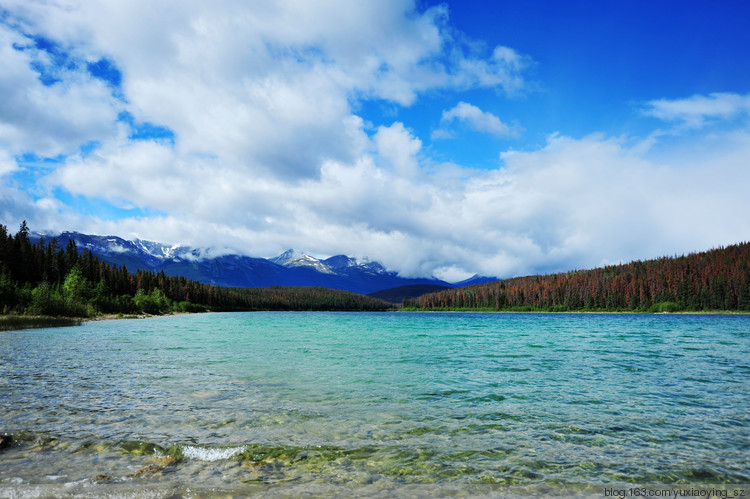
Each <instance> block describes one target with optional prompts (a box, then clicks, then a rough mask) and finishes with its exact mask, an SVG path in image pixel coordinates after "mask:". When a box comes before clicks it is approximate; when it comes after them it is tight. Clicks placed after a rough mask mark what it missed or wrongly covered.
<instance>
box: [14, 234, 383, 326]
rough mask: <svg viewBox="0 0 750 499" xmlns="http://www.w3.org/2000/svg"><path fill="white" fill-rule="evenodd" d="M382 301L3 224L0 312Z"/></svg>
mask: <svg viewBox="0 0 750 499" xmlns="http://www.w3.org/2000/svg"><path fill="white" fill-rule="evenodd" d="M390 307H391V305H390V304H389V303H386V302H384V301H381V300H377V299H374V298H370V297H367V296H363V295H358V294H355V293H351V292H348V291H339V290H333V289H327V288H320V287H279V286H275V287H271V288H223V287H219V286H212V285H208V284H203V283H200V282H198V281H194V280H189V279H186V278H185V277H180V276H167V275H165V273H164V271H160V272H158V273H156V272H152V271H145V270H137V271H136V272H135V273H133V272H130V271H128V269H127V268H126V267H125V266H124V265H123V266H119V267H118V266H117V265H110V264H108V263H105V262H102V261H101V260H99V259H98V258H97V257H96V256H95V255H94V254H93V253H92V252H91V251H89V250H88V249H86V248H84V249H83V250H82V251H80V252H79V251H78V248H77V247H76V244H75V242H74V241H72V240H71V241H69V242H68V244H67V245H66V247H65V248H61V247H60V246H59V245H58V243H57V240H56V239H54V238H53V239H51V240H50V241H49V242H45V241H44V239H39V240H38V241H36V242H35V243H32V242H31V239H30V238H29V228H28V226H27V224H26V222H25V221H24V222H23V223H22V224H21V227H20V229H19V230H18V232H17V233H16V234H15V236H14V235H12V234H10V233H9V232H8V229H7V227H6V226H4V225H0V312H2V314H4V315H7V314H27V315H49V316H67V317H91V316H94V315H98V314H139V313H148V314H164V313H170V312H199V311H208V310H212V311H255V310H332V311H333V310H366V311H377V310H386V309H388V308H390Z"/></svg>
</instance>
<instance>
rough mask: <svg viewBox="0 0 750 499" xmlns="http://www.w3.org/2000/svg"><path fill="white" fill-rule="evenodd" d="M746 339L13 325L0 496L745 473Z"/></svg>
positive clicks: (4, 380)
mask: <svg viewBox="0 0 750 499" xmlns="http://www.w3.org/2000/svg"><path fill="white" fill-rule="evenodd" d="M749 337H750V317H745V316H739V317H736V316H640V315H573V314H571V315H556V314H541V315H536V314H425V313H419V314H406V313H395V314H385V313H379V314H378V313H376V314H362V313H352V314H336V313H247V314H204V315H191V316H179V317H167V318H155V319H147V320H132V321H102V322H91V323H86V324H84V325H83V326H80V327H77V328H62V329H44V330H29V331H15V332H1V333H0V345H1V346H2V348H1V349H0V391H2V393H4V394H6V396H5V397H4V398H3V399H2V401H0V404H1V405H0V433H9V434H11V435H12V437H13V442H12V444H11V445H10V446H9V447H7V448H6V449H3V450H0V460H1V462H2V468H3V469H2V471H0V497H5V496H8V497H11V496H13V495H14V494H20V495H36V496H40V497H44V496H45V495H49V496H55V495H59V494H61V493H64V494H70V495H84V496H85V495H86V494H91V495H92V497H95V496H97V494H99V495H103V494H114V495H116V494H119V493H120V492H122V493H126V494H132V493H135V494H136V495H138V496H149V495H150V494H155V496H156V497H161V495H162V494H166V495H170V494H177V496H179V495H185V496H191V494H197V496H201V497H202V496H210V495H212V494H214V493H216V494H223V493H225V492H226V493H227V494H232V493H237V494H246V493H250V494H252V493H258V494H261V495H263V494H265V493H272V492H273V493H278V494H282V495H284V494H289V495H295V494H296V495H299V494H305V493H313V494H324V493H325V487H333V488H332V489H330V490H328V492H335V493H337V494H342V495H349V494H354V495H368V494H374V495H389V494H391V493H398V494H403V495H408V494H417V495H419V494H423V495H425V496H429V495H434V494H435V493H436V492H438V491H439V492H440V493H441V494H443V493H448V494H449V493H450V492H449V491H451V490H452V491H454V492H455V493H456V494H459V495H466V494H469V495H472V494H473V493H476V494H479V495H481V494H495V493H513V494H520V495H524V494H542V493H557V492H559V493H560V494H561V495H565V494H574V495H575V494H582V495H587V494H590V493H594V492H595V493H598V494H601V490H599V489H597V488H596V486H595V485H598V484H614V483H626V484H673V485H675V484H733V483H743V482H750V469H749V468H750V465H749V464H748V460H747V457H746V456H747V455H748V451H749V450H750V416H749V414H750V411H749V409H750V401H749V397H748V396H747V393H748V392H749V391H750V390H748V389H749V388H750V383H749V382H748V381H749V380H750V341H748V340H749ZM186 484H191V485H192V486H193V489H192V492H191V491H189V490H188V488H189V487H188V486H187V485H186ZM575 484H579V485H575ZM580 484H590V485H588V486H585V485H580ZM196 487H200V489H197V488H196ZM269 487H270V488H269ZM350 487H354V488H350ZM476 487H479V488H476ZM482 487H484V488H482ZM544 487H547V488H550V487H551V488H550V489H549V490H547V489H544ZM545 490H546V492H544V491H545ZM196 491H198V492H196ZM316 491H317V492H316ZM472 491H473V492H472ZM592 491H593V492H592ZM37 492H38V493H37ZM3 494H6V495H5V496H4V495H3Z"/></svg>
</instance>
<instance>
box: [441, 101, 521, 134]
mask: <svg viewBox="0 0 750 499" xmlns="http://www.w3.org/2000/svg"><path fill="white" fill-rule="evenodd" d="M454 121H459V122H462V123H465V124H466V125H467V126H468V127H469V128H471V129H473V130H476V131H477V132H481V133H486V134H489V135H494V136H495V137H515V136H517V135H518V133H519V127H518V126H517V125H508V124H506V123H503V122H502V121H500V118H498V117H497V116H495V115H494V114H492V113H489V112H486V111H482V110H481V109H479V108H478V107H477V106H474V105H472V104H469V103H467V102H459V103H458V104H456V106H455V107H453V108H452V109H448V110H446V111H443V115H442V117H441V118H440V123H441V125H442V127H448V126H450V124H451V123H452V122H454ZM431 137H432V138H433V139H443V138H450V137H452V133H451V132H450V131H449V130H446V129H445V128H439V129H437V130H435V131H434V132H432V136H431Z"/></svg>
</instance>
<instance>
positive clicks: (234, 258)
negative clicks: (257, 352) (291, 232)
mask: <svg viewBox="0 0 750 499" xmlns="http://www.w3.org/2000/svg"><path fill="white" fill-rule="evenodd" d="M38 237H44V239H45V241H49V240H50V239H51V238H52V237H56V239H57V241H58V245H59V246H60V247H61V248H65V247H66V246H67V244H68V242H69V241H71V240H72V241H74V242H75V244H76V247H77V248H78V250H79V251H83V249H84V248H85V249H87V250H89V251H91V252H92V253H93V254H95V255H96V256H98V257H99V258H100V259H101V260H103V261H105V262H107V263H110V264H113V265H118V266H121V265H124V266H126V267H127V268H128V270H130V271H135V270H138V269H143V270H151V271H154V272H159V271H164V273H165V274H167V275H179V276H184V277H186V278H188V279H194V280H197V281H200V282H204V283H207V284H214V285H218V286H228V287H265V286H322V287H327V288H333V289H343V290H347V291H353V292H355V293H362V294H369V293H374V292H376V291H381V290H385V289H391V288H396V287H400V286H413V285H417V284H422V285H423V284H434V285H440V286H448V287H454V285H453V284H450V283H447V282H444V281H441V280H439V279H434V278H433V279H426V278H405V277H401V276H399V275H398V273H396V272H393V271H389V270H387V269H386V268H385V267H383V266H382V265H381V264H380V263H378V262H371V261H367V260H364V261H360V260H357V259H355V258H351V257H349V256H346V255H336V256H332V257H330V258H327V259H324V260H321V259H318V258H314V257H312V256H309V255H306V254H304V253H302V252H299V251H294V250H289V251H286V252H284V253H282V254H281V255H279V256H277V257H275V258H271V259H265V258H252V257H248V256H241V255H221V256H215V253H214V254H212V252H211V251H209V250H204V249H195V248H190V247H188V246H182V245H175V246H169V245H164V244H161V243H157V242H152V241H143V240H140V239H136V240H133V241H130V240H126V239H122V238H120V237H117V236H96V235H89V234H81V233H78V232H63V233H62V234H58V235H52V234H44V235H41V234H39V235H37V238H38ZM473 279H475V278H472V279H471V280H473ZM479 279H482V278H479ZM464 283H467V282H466V281H465V282H464ZM464 283H462V284H464Z"/></svg>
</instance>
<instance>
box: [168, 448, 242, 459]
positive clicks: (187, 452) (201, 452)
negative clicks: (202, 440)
mask: <svg viewBox="0 0 750 499" xmlns="http://www.w3.org/2000/svg"><path fill="white" fill-rule="evenodd" d="M244 450H245V447H225V448H221V449H216V448H209V447H193V446H192V445H185V446H183V447H182V455H184V456H185V457H186V458H188V459H195V460H197V461H221V460H222V459H229V458H231V457H234V456H236V455H237V454H239V453H240V452H242V451H244Z"/></svg>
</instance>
